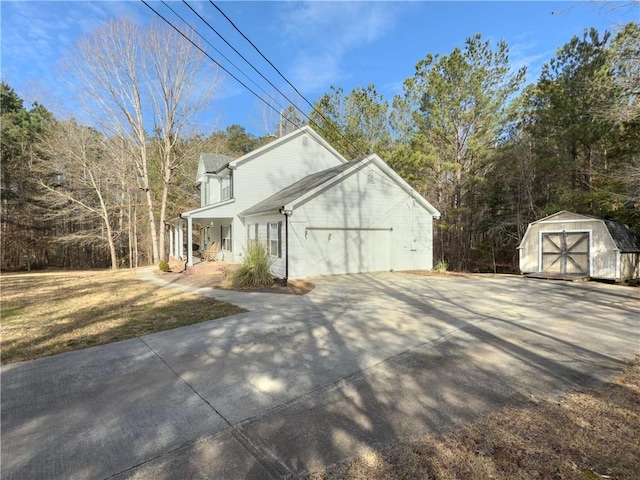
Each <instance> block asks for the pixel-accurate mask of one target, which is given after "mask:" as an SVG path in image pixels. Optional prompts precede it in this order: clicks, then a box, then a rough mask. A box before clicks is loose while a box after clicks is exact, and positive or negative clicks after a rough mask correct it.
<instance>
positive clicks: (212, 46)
mask: <svg viewBox="0 0 640 480" xmlns="http://www.w3.org/2000/svg"><path fill="white" fill-rule="evenodd" d="M161 1H162V4H163V5H164V6H165V7H167V8H168V9H169V10H171V11H172V12H173V14H174V15H175V16H176V17H178V18H179V19H180V20H182V22H183V23H184V24H185V25H186V26H187V27H189V28H190V29H191V31H193V32H194V33H195V34H196V35H198V36H199V37H200V38H201V39H202V40H204V41H205V42H206V43H207V44H208V45H209V46H210V47H211V48H213V49H214V50H215V51H216V52H217V53H218V54H219V55H220V56H221V57H222V58H224V59H225V60H226V61H227V62H229V63H230V64H231V65H232V66H233V67H234V68H235V69H236V70H237V71H238V72H240V73H241V74H242V75H244V77H245V78H246V79H247V80H249V81H250V82H251V83H253V84H254V85H255V86H256V87H258V88H259V89H260V90H261V91H262V93H264V94H265V95H267V96H268V97H269V98H270V99H271V100H273V101H274V102H275V103H276V104H277V105H278V106H279V107H280V108H284V107H283V106H282V105H281V104H280V103H279V102H278V101H277V100H276V99H275V98H273V97H272V96H271V95H270V94H269V93H268V92H267V91H265V90H264V89H263V88H262V87H261V86H260V85H258V84H257V83H256V82H255V81H254V80H253V79H252V78H250V77H249V76H248V75H247V74H246V73H244V72H243V71H242V70H241V69H240V67H238V66H237V65H236V64H235V63H233V62H232V61H231V60H229V58H228V57H227V56H226V55H225V54H224V53H222V52H221V51H220V50H218V49H217V48H216V47H215V46H214V45H213V44H212V43H211V42H210V41H209V40H207V39H206V38H205V37H204V36H203V35H202V34H201V33H200V32H198V31H197V30H196V29H195V28H194V27H193V26H191V24H189V22H187V21H186V20H185V19H184V18H183V17H182V16H181V15H180V14H179V13H178V12H176V11H175V10H174V9H173V8H171V7H170V6H169V4H167V3H166V2H165V1H164V0H161Z"/></svg>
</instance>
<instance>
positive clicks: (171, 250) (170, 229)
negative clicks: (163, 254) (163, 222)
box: [169, 224, 175, 257]
mask: <svg viewBox="0 0 640 480" xmlns="http://www.w3.org/2000/svg"><path fill="white" fill-rule="evenodd" d="M174 230H175V229H174V228H173V225H171V224H169V255H171V256H172V257H173V256H174V255H173V231H174Z"/></svg>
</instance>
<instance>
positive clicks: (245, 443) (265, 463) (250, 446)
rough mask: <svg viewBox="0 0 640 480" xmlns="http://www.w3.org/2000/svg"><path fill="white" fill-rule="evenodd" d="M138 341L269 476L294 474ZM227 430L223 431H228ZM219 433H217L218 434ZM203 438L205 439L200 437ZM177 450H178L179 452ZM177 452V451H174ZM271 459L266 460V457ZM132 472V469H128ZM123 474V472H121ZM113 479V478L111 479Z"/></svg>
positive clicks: (156, 353)
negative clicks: (208, 410)
mask: <svg viewBox="0 0 640 480" xmlns="http://www.w3.org/2000/svg"><path fill="white" fill-rule="evenodd" d="M138 339H139V340H140V341H141V342H142V343H143V344H144V345H145V346H146V347H147V348H148V349H149V350H151V352H153V354H154V355H155V356H156V357H158V358H159V359H160V361H161V362H162V363H164V364H165V365H166V367H167V368H168V369H169V370H171V372H173V374H174V375H175V376H176V377H178V378H179V379H180V380H181V381H182V382H183V383H184V384H185V385H187V387H189V389H191V391H192V392H193V393H195V394H196V395H197V396H198V397H199V398H200V399H201V400H202V401H203V402H204V403H206V404H207V405H208V406H209V408H210V409H211V410H213V412H214V413H215V414H216V415H218V416H219V417H220V418H222V420H224V422H225V423H226V424H227V428H230V429H231V433H232V435H233V437H234V438H235V439H236V440H237V441H238V443H239V444H240V445H242V448H244V449H245V450H246V451H247V452H248V453H249V455H251V456H252V457H253V458H255V460H256V462H258V463H259V464H260V465H261V466H262V468H264V469H265V470H266V471H267V472H268V473H269V475H271V476H272V477H274V478H280V477H282V476H283V475H289V474H292V473H293V472H291V470H289V469H288V468H287V467H286V465H285V464H284V463H283V462H281V461H280V459H279V458H277V457H276V456H275V455H274V454H273V453H272V452H270V451H266V452H265V451H264V450H265V449H260V448H259V447H258V446H257V445H255V444H254V443H253V442H252V441H251V440H250V439H249V437H247V436H246V435H244V434H243V433H242V432H241V431H240V430H239V429H238V428H237V427H236V426H235V425H233V424H232V423H231V422H230V421H229V420H228V419H227V418H226V417H225V416H224V415H223V414H222V413H220V412H219V411H218V410H217V409H216V408H215V407H214V406H213V405H212V404H211V403H210V402H209V401H208V400H207V399H206V398H204V397H203V396H202V395H200V393H199V392H198V391H197V390H196V389H195V388H194V387H193V386H192V385H191V384H190V383H189V382H188V381H187V380H185V379H184V378H183V377H182V375H180V374H179V373H178V372H176V371H175V369H174V368H173V367H172V366H171V365H169V363H168V362H167V361H166V360H165V359H164V358H162V357H161V356H160V354H159V353H158V352H156V351H155V350H154V348H153V347H152V346H151V345H149V344H148V343H147V342H145V341H144V339H143V338H142V337H138ZM227 428H225V429H223V430H221V431H224V430H227ZM216 433H217V432H216ZM200 438H203V437H200ZM200 438H197V439H195V440H192V441H191V442H187V443H186V444H184V445H181V446H180V447H178V448H177V449H180V448H183V447H185V446H187V445H192V444H194V443H196V442H197V441H198V440H200ZM177 449H176V450H177ZM173 451H175V450H173ZM169 453H171V452H166V453H164V454H162V455H160V456H158V457H154V458H151V459H149V460H147V461H145V462H142V463H141V464H140V465H144V464H145V463H147V462H149V461H152V460H156V459H158V458H162V457H164V456H166V455H167V454H169ZM267 456H268V457H270V458H266V457H267ZM140 465H135V466H133V467H131V468H136V467H139V466H140ZM127 470H130V469H127ZM127 470H123V471H124V472H126V471H127ZM119 473H122V472H119ZM109 478H111V477H109Z"/></svg>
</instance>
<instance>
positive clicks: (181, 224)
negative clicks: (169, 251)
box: [176, 219, 184, 260]
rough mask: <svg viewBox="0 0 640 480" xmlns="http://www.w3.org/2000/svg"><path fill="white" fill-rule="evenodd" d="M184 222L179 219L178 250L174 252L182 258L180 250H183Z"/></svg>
mask: <svg viewBox="0 0 640 480" xmlns="http://www.w3.org/2000/svg"><path fill="white" fill-rule="evenodd" d="M183 227H184V222H183V221H182V219H180V227H179V228H178V250H177V252H176V258H179V259H180V260H182V259H183V258H182V252H184V230H183Z"/></svg>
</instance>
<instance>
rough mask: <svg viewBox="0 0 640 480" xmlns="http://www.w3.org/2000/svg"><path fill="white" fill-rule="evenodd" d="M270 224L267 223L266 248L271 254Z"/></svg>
mask: <svg viewBox="0 0 640 480" xmlns="http://www.w3.org/2000/svg"><path fill="white" fill-rule="evenodd" d="M270 225H271V224H270V223H267V248H268V249H269V252H271V228H270Z"/></svg>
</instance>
